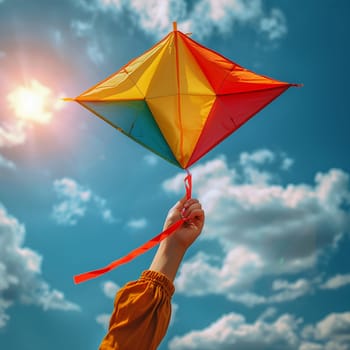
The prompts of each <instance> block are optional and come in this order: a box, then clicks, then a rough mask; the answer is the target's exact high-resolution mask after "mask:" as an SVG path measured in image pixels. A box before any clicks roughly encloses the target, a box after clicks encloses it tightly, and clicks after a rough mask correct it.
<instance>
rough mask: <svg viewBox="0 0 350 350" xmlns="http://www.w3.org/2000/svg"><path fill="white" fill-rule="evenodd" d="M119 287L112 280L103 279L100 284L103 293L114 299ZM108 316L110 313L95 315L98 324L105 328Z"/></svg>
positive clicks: (107, 323)
mask: <svg viewBox="0 0 350 350" xmlns="http://www.w3.org/2000/svg"><path fill="white" fill-rule="evenodd" d="M119 289H120V286H119V285H118V284H116V283H114V282H112V281H105V282H104V283H103V284H102V291H103V294H104V295H105V296H106V297H107V298H109V299H114V298H115V295H116V293H117V292H118V290H119ZM110 318H111V314H106V313H103V314H99V315H97V316H96V322H97V323H98V324H100V325H101V326H102V327H103V329H105V330H107V329H108V325H109V320H110Z"/></svg>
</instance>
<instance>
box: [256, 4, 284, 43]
mask: <svg viewBox="0 0 350 350" xmlns="http://www.w3.org/2000/svg"><path fill="white" fill-rule="evenodd" d="M260 29H261V31H262V32H263V33H265V34H266V35H267V38H268V39H270V40H271V41H272V40H276V39H280V38H282V37H284V36H285V35H286V34H287V31H288V29H287V20H286V17H285V15H284V14H283V12H282V11H281V10H280V9H277V8H274V9H272V10H271V12H270V16H265V17H264V18H262V19H261V20H260Z"/></svg>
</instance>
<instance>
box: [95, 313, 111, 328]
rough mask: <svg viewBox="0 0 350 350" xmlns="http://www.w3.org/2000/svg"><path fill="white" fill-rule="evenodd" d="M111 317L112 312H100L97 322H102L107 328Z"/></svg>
mask: <svg viewBox="0 0 350 350" xmlns="http://www.w3.org/2000/svg"><path fill="white" fill-rule="evenodd" d="M110 318H111V315H110V314H100V315H97V316H96V322H97V323H98V324H100V325H101V326H102V327H103V329H104V330H107V329H108V325H109V320H110Z"/></svg>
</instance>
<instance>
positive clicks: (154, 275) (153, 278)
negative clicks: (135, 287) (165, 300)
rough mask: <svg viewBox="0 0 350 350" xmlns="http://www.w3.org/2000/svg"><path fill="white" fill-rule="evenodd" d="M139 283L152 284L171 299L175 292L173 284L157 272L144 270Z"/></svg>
mask: <svg viewBox="0 0 350 350" xmlns="http://www.w3.org/2000/svg"><path fill="white" fill-rule="evenodd" d="M139 281H140V282H147V281H149V282H152V283H153V284H155V285H157V286H160V287H161V288H162V289H163V290H164V291H165V292H166V293H167V294H168V295H169V297H172V295H173V294H174V292H175V287H174V284H173V282H171V281H170V280H169V278H168V277H166V276H165V275H164V274H162V273H161V272H158V271H151V270H146V271H143V272H142V274H141V276H140V279H139Z"/></svg>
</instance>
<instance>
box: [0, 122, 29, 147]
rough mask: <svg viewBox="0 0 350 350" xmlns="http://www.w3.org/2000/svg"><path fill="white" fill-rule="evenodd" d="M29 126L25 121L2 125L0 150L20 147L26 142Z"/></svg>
mask: <svg viewBox="0 0 350 350" xmlns="http://www.w3.org/2000/svg"><path fill="white" fill-rule="evenodd" d="M27 128H28V125H27V124H26V123H25V122H23V121H17V122H15V123H12V124H7V125H3V126H1V125H0V148H2V147H13V146H17V145H20V144H22V143H24V142H25V140H26V132H27Z"/></svg>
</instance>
